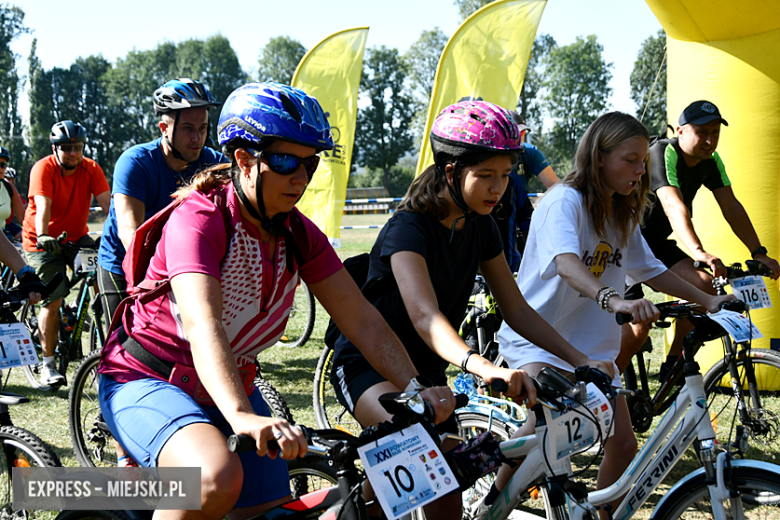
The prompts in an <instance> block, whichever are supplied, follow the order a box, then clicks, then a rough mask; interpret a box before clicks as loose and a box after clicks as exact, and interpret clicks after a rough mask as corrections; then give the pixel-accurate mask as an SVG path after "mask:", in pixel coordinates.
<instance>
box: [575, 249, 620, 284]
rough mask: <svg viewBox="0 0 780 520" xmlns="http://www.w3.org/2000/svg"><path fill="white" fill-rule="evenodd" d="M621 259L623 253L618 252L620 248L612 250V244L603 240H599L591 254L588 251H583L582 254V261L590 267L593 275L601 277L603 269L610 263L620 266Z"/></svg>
mask: <svg viewBox="0 0 780 520" xmlns="http://www.w3.org/2000/svg"><path fill="white" fill-rule="evenodd" d="M622 259H623V254H622V253H621V252H620V248H617V249H615V250H614V252H613V250H612V246H611V245H610V244H609V243H607V242H604V241H601V242H599V245H598V247H596V250H595V251H593V253H592V254H591V252H590V251H585V254H584V255H583V256H582V261H583V263H584V264H585V265H586V266H587V267H588V269H590V272H591V273H593V276H595V277H596V278H601V275H602V274H604V271H605V270H606V269H607V267H608V266H610V265H615V266H617V267H621V265H620V261H621V260H622Z"/></svg>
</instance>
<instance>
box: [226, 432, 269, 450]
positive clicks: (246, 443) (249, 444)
mask: <svg viewBox="0 0 780 520" xmlns="http://www.w3.org/2000/svg"><path fill="white" fill-rule="evenodd" d="M227 445H228V450H230V451H232V452H233V453H238V452H240V451H256V450H257V443H256V442H255V439H254V438H253V437H251V436H250V435H246V434H245V433H241V434H239V435H231V436H230V437H228V440H227ZM268 449H269V450H278V449H279V445H278V444H277V443H276V441H275V440H269V441H268Z"/></svg>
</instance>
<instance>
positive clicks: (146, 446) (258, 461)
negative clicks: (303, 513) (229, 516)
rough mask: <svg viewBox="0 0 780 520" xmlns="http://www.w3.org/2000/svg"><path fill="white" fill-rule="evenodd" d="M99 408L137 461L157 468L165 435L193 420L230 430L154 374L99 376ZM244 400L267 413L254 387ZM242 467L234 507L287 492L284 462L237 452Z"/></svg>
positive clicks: (219, 418)
mask: <svg viewBox="0 0 780 520" xmlns="http://www.w3.org/2000/svg"><path fill="white" fill-rule="evenodd" d="M98 395H99V398H100V409H101V410H102V412H103V419H104V420H105V421H106V424H107V425H108V427H109V429H110V430H111V433H112V434H113V435H114V437H115V438H116V439H117V440H118V441H119V443H120V444H121V445H122V447H124V449H125V450H126V451H127V452H128V453H129V454H130V456H131V457H133V459H135V461H136V462H138V464H139V465H141V466H144V467H150V466H156V464H157V458H158V457H159V456H160V452H161V451H162V449H163V446H165V443H166V442H168V439H170V438H171V436H173V434H174V433H176V432H177V431H179V430H180V429H181V428H183V427H185V426H187V425H189V424H194V423H208V424H212V425H214V426H216V427H217V428H218V429H219V430H220V431H221V432H222V433H224V434H225V436H226V437H227V436H229V435H231V434H232V433H233V431H232V430H231V428H230V425H229V424H228V422H227V421H226V420H225V418H224V417H223V415H222V413H221V412H220V411H219V409H218V408H217V407H214V406H201V405H199V404H198V403H196V402H195V400H193V399H192V398H191V397H190V396H189V395H187V394H186V393H185V392H184V391H183V390H181V389H180V388H178V387H177V386H174V385H173V384H171V383H169V382H167V381H162V380H160V379H155V378H146V379H138V380H135V381H130V382H129V383H117V382H116V381H115V380H114V379H113V378H112V377H110V376H105V375H102V374H101V375H100V385H99V394H98ZM249 402H250V403H251V404H252V408H253V409H254V411H255V413H256V414H257V415H260V416H263V417H270V416H271V414H270V412H269V410H268V406H267V405H266V404H265V401H263V397H262V394H260V392H259V391H258V390H257V389H255V391H254V392H253V393H252V395H251V396H249ZM238 455H239V458H240V459H241V466H242V468H243V470H244V485H243V487H242V489H241V495H240V496H239V498H238V502H237V503H236V506H235V507H249V506H254V505H258V504H265V503H266V502H270V501H272V500H277V499H279V498H282V497H284V496H287V495H289V494H290V482H289V480H290V479H289V475H288V473H287V463H286V462H285V461H284V460H283V459H281V458H278V457H277V458H276V459H271V458H270V457H267V456H266V457H260V456H258V455H257V453H256V452H254V451H245V452H241V453H239V454H238Z"/></svg>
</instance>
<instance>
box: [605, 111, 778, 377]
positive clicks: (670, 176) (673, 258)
mask: <svg viewBox="0 0 780 520" xmlns="http://www.w3.org/2000/svg"><path fill="white" fill-rule="evenodd" d="M721 125H723V126H728V123H727V122H726V120H725V119H723V118H722V117H721V115H720V111H719V110H718V107H716V106H715V105H714V104H713V103H711V102H709V101H694V102H693V103H691V104H690V105H688V107H687V108H686V109H685V110H683V113H682V115H681V116H680V121H679V126H678V127H677V137H676V138H674V139H660V140H658V141H656V142H655V143H654V144H653V145H652V146H651V147H650V177H651V183H652V184H651V188H652V190H653V192H654V193H655V195H656V198H655V199H654V200H653V203H652V205H651V206H650V208H649V209H648V211H647V212H646V213H645V218H644V222H643V223H642V235H643V236H644V237H645V240H647V244H648V245H649V246H650V249H652V251H653V253H654V254H655V256H656V257H658V259H659V260H661V261H662V262H663V263H664V264H665V265H666V267H668V268H669V269H671V270H672V271H674V272H675V273H676V274H677V275H678V276H680V277H681V278H683V279H685V280H686V281H688V282H690V283H691V284H693V285H695V286H696V287H698V288H699V289H701V290H702V291H706V292H709V293H710V294H714V292H713V291H714V289H713V288H712V276H710V275H709V274H708V273H706V272H704V271H701V270H699V269H696V268H695V267H694V266H693V262H694V260H697V261H700V262H703V263H705V264H707V265H708V266H709V268H710V269H711V270H712V272H713V274H714V275H715V276H720V275H723V274H725V273H726V268H725V266H724V265H723V262H722V261H721V259H720V258H718V257H716V256H714V255H712V254H710V253H708V252H707V251H705V250H704V247H703V246H702V243H701V240H699V237H698V235H697V234H696V231H695V230H694V228H693V222H692V220H691V218H692V214H693V209H692V208H693V199H694V197H695V196H696V193H697V192H698V191H699V188H701V187H702V185H704V186H706V187H707V189H709V190H710V191H711V192H712V194H713V195H714V196H715V200H716V201H717V202H718V206H720V210H721V212H722V213H723V217H724V218H725V219H726V222H728V223H729V225H730V226H731V229H733V230H734V233H735V234H736V235H737V237H738V238H739V239H740V240H741V241H742V243H743V244H745V247H746V248H747V250H748V251H749V252H750V255H751V256H752V257H753V258H754V259H756V260H758V261H760V262H761V263H762V264H764V265H766V266H767V267H768V268H769V269H771V270H772V278H773V279H777V278H778V276H780V264H778V263H777V261H776V260H774V259H773V258H771V257H769V256H767V249H766V248H765V247H764V246H762V245H761V241H760V240H759V238H758V235H757V234H756V230H755V229H754V228H753V224H752V223H751V222H750V217H748V214H747V212H746V211H745V208H744V207H743V206H742V204H741V203H740V202H739V201H738V200H737V198H736V197H735V196H734V191H733V190H732V189H731V181H729V178H728V176H727V175H726V167H725V166H724V165H723V161H722V160H721V158H720V156H719V155H718V152H716V151H715V149H716V148H717V147H718V140H719V138H720V129H721ZM672 231H674V234H675V235H676V238H677V239H678V240H680V241H681V242H682V243H683V245H685V247H686V248H687V249H688V251H690V252H691V253H692V255H693V258H691V257H689V256H688V254H686V253H685V252H683V251H682V250H681V249H680V248H679V247H678V246H677V243H676V242H675V241H674V240H672V239H671V238H669V236H670V235H671V233H672ZM630 296H633V297H634V298H641V297H642V289H641V286H638V285H636V286H632V287H631V288H630V289H629V290H628V291H627V294H626V297H627V298H628V297H630ZM689 330H690V328H689V327H686V326H683V324H682V323H678V324H677V331H676V335H675V338H674V342H673V343H672V346H671V349H670V351H669V356H668V357H667V361H666V362H665V363H664V364H663V365H662V368H661V371H662V373H663V372H664V371H665V370H668V367H669V366H670V363H671V362H673V361H674V360H675V359H677V357H679V355H680V352H682V338H683V336H684V335H685V334H686V333H687V332H688V331H689ZM647 333H648V329H647V328H644V327H640V326H633V325H624V326H623V341H622V343H623V344H622V346H621V353H620V356H619V357H618V359H617V365H618V367H619V368H620V369H621V370H622V369H623V368H625V366H627V365H628V363H629V362H630V360H631V356H633V354H634V353H635V352H636V351H637V350H638V349H639V347H640V346H641V345H642V343H643V342H644V341H645V339H646V338H647Z"/></svg>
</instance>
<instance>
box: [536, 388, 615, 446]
mask: <svg viewBox="0 0 780 520" xmlns="http://www.w3.org/2000/svg"><path fill="white" fill-rule="evenodd" d="M565 404H569V405H570V406H568V407H567V408H566V410H564V411H562V412H559V411H556V410H550V409H549V408H547V407H545V408H544V417H545V419H546V420H547V438H548V443H549V444H548V450H549V451H548V453H549V454H551V455H552V456H553V457H554V458H555V460H561V459H563V458H566V457H569V456H571V455H574V454H576V453H580V452H583V451H585V450H587V449H588V448H590V447H591V446H593V445H594V444H596V443H597V442H599V434H598V431H597V430H596V424H595V422H594V421H598V423H599V426H600V428H601V442H604V441H605V440H607V436H612V435H613V434H614V433H615V428H614V426H612V418H613V413H612V406H611V405H610V403H609V400H608V399H607V397H606V396H605V395H604V394H603V393H602V392H601V390H599V389H598V388H597V387H596V385H594V384H593V383H588V398H587V400H586V403H585V407H583V406H582V405H581V404H580V403H578V402H576V401H573V400H572V401H570V402H569V403H565Z"/></svg>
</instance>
